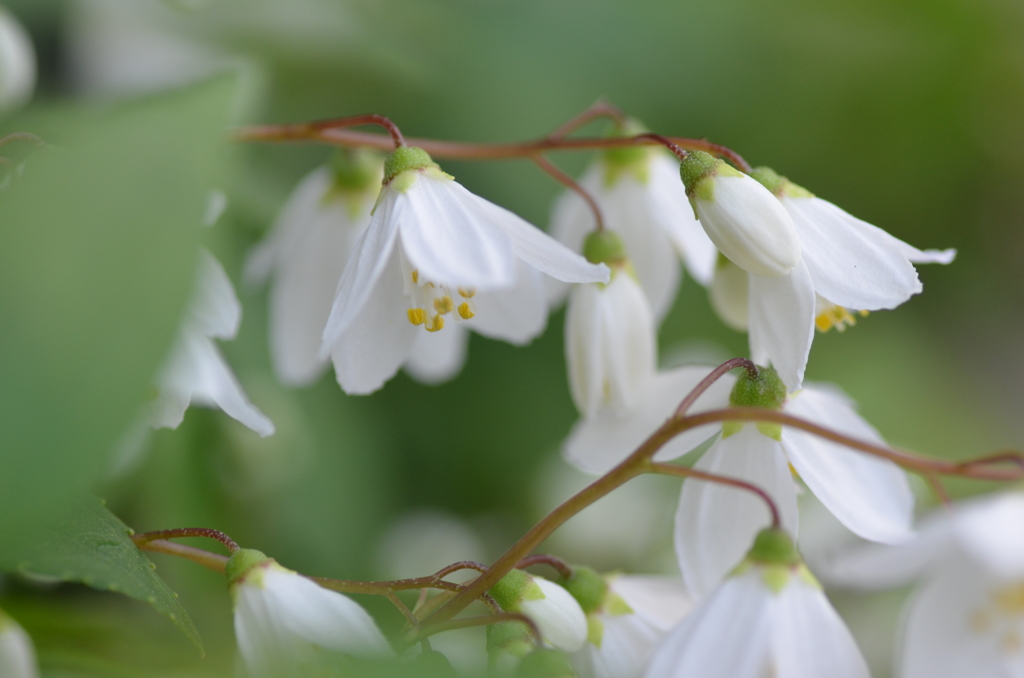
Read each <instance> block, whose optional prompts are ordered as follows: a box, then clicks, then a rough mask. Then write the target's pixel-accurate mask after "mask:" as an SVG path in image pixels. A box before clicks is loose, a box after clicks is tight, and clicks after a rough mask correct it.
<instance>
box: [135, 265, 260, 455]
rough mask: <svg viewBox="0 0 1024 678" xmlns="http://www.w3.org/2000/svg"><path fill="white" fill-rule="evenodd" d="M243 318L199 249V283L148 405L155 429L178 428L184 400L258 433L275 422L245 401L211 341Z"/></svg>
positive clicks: (222, 277)
mask: <svg viewBox="0 0 1024 678" xmlns="http://www.w3.org/2000/svg"><path fill="white" fill-rule="evenodd" d="M241 319H242V307H241V305H240V304H239V303H238V298H237V297H236V296H235V291H234V289H233V288H232V286H231V281H230V280H229V279H228V277H227V274H226V273H225V272H224V269H223V268H222V267H221V265H220V263H219V262H218V261H217V260H216V259H215V258H214V257H213V255H212V254H210V253H209V252H207V251H205V250H203V251H202V252H201V253H200V260H199V271H198V284H197V287H196V291H195V294H194V296H193V299H192V301H191V303H190V305H189V309H188V312H187V315H186V318H185V320H184V321H183V322H182V325H181V329H180V331H179V335H178V340H177V343H176V344H175V346H174V348H173V349H172V351H171V355H170V357H169V359H168V361H167V363H166V364H165V366H164V368H163V370H162V371H161V373H160V375H159V377H158V379H157V388H158V395H157V399H156V401H155V402H153V403H151V405H150V409H149V415H148V417H149V420H150V423H151V425H152V426H153V427H154V428H162V427H166V428H177V427H178V425H179V424H181V421H182V419H183V418H184V416H185V410H186V409H187V408H188V406H189V403H192V402H195V403H198V404H201V405H207V406H210V407H218V408H220V409H221V410H223V411H224V412H225V413H226V414H228V415H229V416H231V417H232V418H234V419H237V420H238V421H240V422H241V423H243V424H244V425H246V426H248V427H249V428H251V429H252V430H253V431H255V432H256V433H258V434H260V435H261V436H268V435H270V434H272V433H273V432H274V425H273V424H272V423H271V422H270V420H269V419H267V418H266V417H265V416H264V415H263V413H262V412H260V411H259V410H258V409H256V407H255V406H254V405H253V404H252V403H250V402H249V400H248V398H246V396H245V393H243V392H242V387H241V386H240V385H239V383H238V381H237V380H236V379H235V376H234V374H233V373H232V372H231V368H230V367H228V365H227V363H226V362H225V361H224V358H223V356H221V354H220V351H219V350H217V346H216V344H214V342H213V339H233V338H234V337H235V335H236V334H237V333H238V325H239V323H240V322H241Z"/></svg>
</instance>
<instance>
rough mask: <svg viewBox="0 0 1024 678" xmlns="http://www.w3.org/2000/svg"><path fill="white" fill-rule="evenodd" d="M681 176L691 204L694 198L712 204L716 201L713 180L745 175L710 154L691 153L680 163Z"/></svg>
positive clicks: (702, 152) (701, 152)
mask: <svg viewBox="0 0 1024 678" xmlns="http://www.w3.org/2000/svg"><path fill="white" fill-rule="evenodd" d="M679 176H680V177H682V179H683V185H684V186H685V187H686V195H688V196H689V197H690V201H691V202H692V201H693V200H694V198H700V199H701V200H707V201H709V202H710V201H712V200H714V199H715V182H714V181H712V179H714V178H715V177H717V176H723V177H742V176H744V174H743V173H742V172H740V171H738V170H736V169H734V168H733V167H731V166H730V165H729V164H728V163H726V162H725V161H724V160H720V159H718V158H716V157H714V156H713V155H711V154H710V153H705V152H704V151H690V152H689V153H688V154H687V155H686V158H684V159H683V161H682V162H681V163H679Z"/></svg>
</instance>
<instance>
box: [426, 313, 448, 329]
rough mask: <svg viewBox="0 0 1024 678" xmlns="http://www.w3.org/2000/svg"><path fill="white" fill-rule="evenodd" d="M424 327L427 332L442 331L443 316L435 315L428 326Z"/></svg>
mask: <svg viewBox="0 0 1024 678" xmlns="http://www.w3.org/2000/svg"><path fill="white" fill-rule="evenodd" d="M424 327H425V328H426V330H427V332H437V331H438V330H443V329H444V316H440V315H435V316H434V317H433V318H432V319H431V322H430V324H425V325H424Z"/></svg>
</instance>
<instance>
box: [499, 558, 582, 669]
mask: <svg viewBox="0 0 1024 678" xmlns="http://www.w3.org/2000/svg"><path fill="white" fill-rule="evenodd" d="M490 594H491V595H492V596H493V597H494V599H495V600H496V601H498V604H499V605H501V607H502V609H504V610H507V611H508V612H521V613H522V614H525V615H526V616H527V617H529V618H530V619H531V620H533V623H534V624H536V625H537V628H538V629H539V630H540V634H541V637H542V638H543V640H544V641H545V642H547V643H550V644H551V645H553V646H554V647H556V648H558V649H560V650H565V651H566V652H575V651H576V650H579V649H580V648H581V647H583V643H584V642H586V640H587V617H586V615H585V614H583V609H582V608H581V607H580V604H579V603H577V602H576V599H575V598H573V597H572V595H571V594H570V593H569V592H568V591H566V590H565V589H563V588H562V587H561V586H559V585H558V584H555V583H554V582H550V581H548V580H547V579H544V578H543V577H534V576H532V575H529V574H527V573H526V572H523V571H522V570H512V571H511V572H509V573H508V574H506V575H505V576H504V577H503V578H502V579H501V581H499V582H498V583H497V584H495V585H494V586H493V587H491V590H490Z"/></svg>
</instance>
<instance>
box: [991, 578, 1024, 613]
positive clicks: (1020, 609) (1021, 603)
mask: <svg viewBox="0 0 1024 678" xmlns="http://www.w3.org/2000/svg"><path fill="white" fill-rule="evenodd" d="M992 597H993V598H994V599H995V604H996V608H998V609H999V611H1000V612H1002V613H1003V614H1005V615H1007V616H1011V617H1021V616H1024V582H1021V583H1019V584H1014V585H1013V586H1008V587H1006V588H1004V589H1000V590H999V591H996V592H995V593H994V594H993V596H992Z"/></svg>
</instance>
